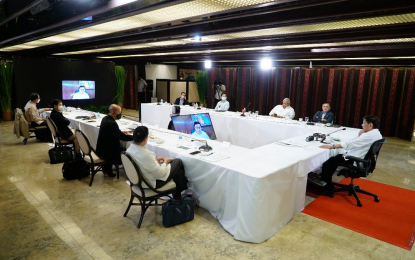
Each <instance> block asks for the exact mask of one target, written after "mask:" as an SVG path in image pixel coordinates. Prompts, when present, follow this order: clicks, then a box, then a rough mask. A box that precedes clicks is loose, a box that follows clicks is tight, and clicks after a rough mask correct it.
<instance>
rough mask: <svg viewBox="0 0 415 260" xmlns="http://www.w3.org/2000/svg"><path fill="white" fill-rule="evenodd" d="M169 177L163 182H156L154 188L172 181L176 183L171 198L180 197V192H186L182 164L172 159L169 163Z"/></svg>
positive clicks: (185, 179) (185, 180)
mask: <svg viewBox="0 0 415 260" xmlns="http://www.w3.org/2000/svg"><path fill="white" fill-rule="evenodd" d="M170 165H171V168H170V175H169V177H168V178H167V180H165V181H161V180H157V181H156V188H161V187H163V186H164V185H166V183H168V182H169V181H171V180H173V181H174V183H176V191H175V192H174V194H173V196H174V197H175V198H177V197H180V195H181V193H182V191H184V190H187V178H186V176H185V174H184V167H183V162H182V160H180V159H174V160H173V161H171V163H170Z"/></svg>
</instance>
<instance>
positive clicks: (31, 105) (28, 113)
mask: <svg viewBox="0 0 415 260" xmlns="http://www.w3.org/2000/svg"><path fill="white" fill-rule="evenodd" d="M39 102H40V96H39V94H38V93H32V94H30V100H29V101H28V102H27V104H26V106H25V107H24V110H25V115H24V116H25V118H26V121H27V122H28V123H29V125H30V126H31V127H37V126H48V124H47V123H46V118H41V117H40V114H41V113H43V111H49V110H50V109H49V108H42V109H37V107H36V104H37V103H39Z"/></svg>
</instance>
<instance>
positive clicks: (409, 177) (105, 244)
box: [0, 111, 415, 259]
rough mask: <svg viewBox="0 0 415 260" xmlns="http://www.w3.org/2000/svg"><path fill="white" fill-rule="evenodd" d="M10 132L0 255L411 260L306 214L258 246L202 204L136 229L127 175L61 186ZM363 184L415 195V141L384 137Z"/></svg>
mask: <svg viewBox="0 0 415 260" xmlns="http://www.w3.org/2000/svg"><path fill="white" fill-rule="evenodd" d="M123 113H125V114H128V111H123ZM130 113H133V112H132V111H130ZM12 130H13V123H12V122H2V123H0V198H1V200H0V208H1V213H0V259H167V258H168V259H415V252H414V251H415V250H412V251H407V250H404V249H401V248H398V247H396V246H393V245H390V244H387V243H384V242H381V241H378V240H376V239H373V238H370V237H367V236H365V235H361V234H359V233H356V232H353V231H351V230H348V229H345V228H342V227H339V226H336V225H334V224H330V223H328V222H325V221H322V220H319V219H316V218H313V217H310V216H308V215H304V214H302V213H299V214H296V215H295V216H294V218H293V219H292V220H291V221H290V222H289V223H288V224H287V225H286V226H285V227H283V228H282V229H281V230H280V231H279V232H278V233H276V234H275V235H274V236H273V237H272V238H270V239H269V240H267V241H265V242H264V243H261V244H250V243H244V242H239V241H236V240H234V239H233V237H232V236H231V235H230V234H228V233H227V232H226V231H225V230H224V229H223V228H222V227H221V226H220V224H219V222H218V221H217V220H215V219H214V218H213V217H212V216H211V215H210V214H209V212H207V211H206V210H204V209H201V208H198V209H196V212H195V219H194V220H193V221H192V222H189V223H186V224H183V225H180V226H176V227H172V228H164V227H163V226H162V225H161V216H160V208H151V209H150V210H149V211H148V213H147V214H146V216H145V218H144V222H143V224H142V227H141V229H140V230H138V229H137V228H136V224H137V222H138V218H139V208H137V207H135V208H132V209H131V210H130V213H129V215H128V216H127V217H126V218H124V217H123V216H122V215H123V213H124V210H125V209H126V206H127V204H128V198H129V188H128V187H127V186H126V184H125V180H126V176H125V174H124V172H122V173H121V176H120V179H119V180H117V179H116V178H108V177H105V176H103V175H102V174H101V173H99V174H97V176H96V177H95V180H94V183H93V186H92V187H89V186H88V181H89V178H85V179H83V180H82V181H77V180H74V181H65V180H64V179H63V178H62V171H61V168H62V164H55V165H51V164H49V158H48V154H47V151H48V150H49V149H50V147H49V146H48V145H47V144H45V143H39V142H36V140H33V139H32V140H29V141H28V143H27V145H25V146H24V145H23V144H22V139H20V140H17V139H16V137H15V136H14V135H13V134H12ZM369 179H371V180H373V181H377V182H381V183H385V184H389V185H394V186H398V187H402V188H406V189H410V190H415V143H414V142H408V141H403V140H400V139H396V138H388V140H387V143H386V144H385V145H384V147H383V148H382V151H381V154H380V160H379V163H378V166H377V169H376V171H375V172H374V173H373V174H372V175H371V176H370V178H369ZM307 201H308V202H310V201H312V198H307ZM414 204H415V202H414Z"/></svg>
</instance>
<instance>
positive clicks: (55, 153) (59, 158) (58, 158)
mask: <svg viewBox="0 0 415 260" xmlns="http://www.w3.org/2000/svg"><path fill="white" fill-rule="evenodd" d="M49 159H50V164H56V163H63V162H67V161H72V160H73V159H74V156H73V150H72V148H70V147H60V148H56V147H54V148H52V149H50V150H49Z"/></svg>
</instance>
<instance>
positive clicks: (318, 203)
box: [303, 178, 415, 250]
mask: <svg viewBox="0 0 415 260" xmlns="http://www.w3.org/2000/svg"><path fill="white" fill-rule="evenodd" d="M354 182H355V184H358V185H360V188H361V189H363V190H367V191H369V192H371V193H374V194H376V195H378V197H379V199H380V201H379V202H375V201H374V200H373V197H370V196H367V195H364V194H358V195H359V198H360V201H361V202H362V204H363V206H362V207H361V208H360V207H358V206H357V204H356V199H355V198H354V196H353V195H352V196H350V197H349V196H348V194H347V192H340V193H337V194H335V195H334V198H330V197H327V196H319V197H318V198H317V199H316V200H314V201H313V202H312V203H310V204H309V205H308V206H307V207H306V208H305V209H304V210H303V213H305V214H308V215H310V216H313V217H316V218H319V219H322V220H326V221H328V222H331V223H334V224H337V225H339V226H342V227H345V228H348V229H351V230H354V231H356V232H359V233H362V234H365V235H367V236H370V237H373V238H376V239H379V240H381V241H384V242H387V243H389V244H392V245H395V246H399V247H402V248H404V249H407V250H411V249H412V245H413V243H414V234H415V192H414V191H410V190H406V189H401V188H397V187H393V186H389V185H385V184H381V183H377V182H373V181H368V180H362V179H355V181H354ZM340 183H342V184H349V183H350V179H349V178H347V179H343V180H342V181H341V182H340Z"/></svg>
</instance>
